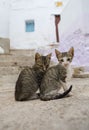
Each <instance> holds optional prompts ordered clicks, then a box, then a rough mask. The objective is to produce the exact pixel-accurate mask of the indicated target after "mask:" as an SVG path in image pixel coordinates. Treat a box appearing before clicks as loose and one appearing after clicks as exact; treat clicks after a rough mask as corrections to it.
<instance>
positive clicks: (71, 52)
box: [68, 47, 74, 57]
mask: <svg viewBox="0 0 89 130" xmlns="http://www.w3.org/2000/svg"><path fill="white" fill-rule="evenodd" d="M68 53H69V54H71V55H72V57H73V56H74V47H71V48H70V50H69V51H68Z"/></svg>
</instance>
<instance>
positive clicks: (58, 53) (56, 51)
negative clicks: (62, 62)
mask: <svg viewBox="0 0 89 130" xmlns="http://www.w3.org/2000/svg"><path fill="white" fill-rule="evenodd" d="M55 54H56V57H57V58H58V55H61V52H60V51H58V50H57V49H55Z"/></svg>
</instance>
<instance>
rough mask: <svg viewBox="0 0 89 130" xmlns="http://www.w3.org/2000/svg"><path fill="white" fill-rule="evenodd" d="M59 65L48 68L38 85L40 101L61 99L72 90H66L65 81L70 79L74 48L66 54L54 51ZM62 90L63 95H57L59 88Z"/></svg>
mask: <svg viewBox="0 0 89 130" xmlns="http://www.w3.org/2000/svg"><path fill="white" fill-rule="evenodd" d="M55 53H56V56H57V59H58V61H59V64H58V65H56V66H53V67H51V68H49V69H48V70H47V72H46V74H45V76H44V78H43V80H42V82H41V85H40V98H41V100H45V101H47V100H53V99H59V98H63V97H65V96H66V95H68V94H69V92H70V91H71V89H72V86H70V88H69V89H67V84H66V82H67V80H68V78H69V77H71V73H70V71H69V70H70V63H71V62H72V59H73V56H74V48H73V47H72V48H70V50H69V51H68V52H62V53H61V52H59V51H58V50H55ZM61 87H62V88H63V89H64V93H62V94H59V93H58V91H59V90H60V88H61Z"/></svg>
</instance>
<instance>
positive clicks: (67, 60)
mask: <svg viewBox="0 0 89 130" xmlns="http://www.w3.org/2000/svg"><path fill="white" fill-rule="evenodd" d="M55 53H56V57H57V59H58V61H59V63H60V64H61V65H62V66H63V67H64V68H65V69H66V71H67V75H66V76H67V77H66V86H65V88H64V90H67V86H69V84H71V77H72V75H73V70H72V67H71V62H72V60H73V57H74V48H73V47H71V48H70V49H69V51H68V52H60V51H58V50H56V49H55Z"/></svg>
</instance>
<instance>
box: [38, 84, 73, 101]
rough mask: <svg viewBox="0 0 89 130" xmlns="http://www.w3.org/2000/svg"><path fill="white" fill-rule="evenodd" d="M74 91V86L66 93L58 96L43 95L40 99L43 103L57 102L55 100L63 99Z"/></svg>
mask: <svg viewBox="0 0 89 130" xmlns="http://www.w3.org/2000/svg"><path fill="white" fill-rule="evenodd" d="M71 90H72V85H71V86H70V88H69V89H68V90H66V91H65V92H64V93H62V94H59V95H58V94H57V95H41V96H40V99H41V100H43V101H49V100H55V99H61V98H64V97H66V96H67V95H68V94H69V92H70V91H71Z"/></svg>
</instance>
